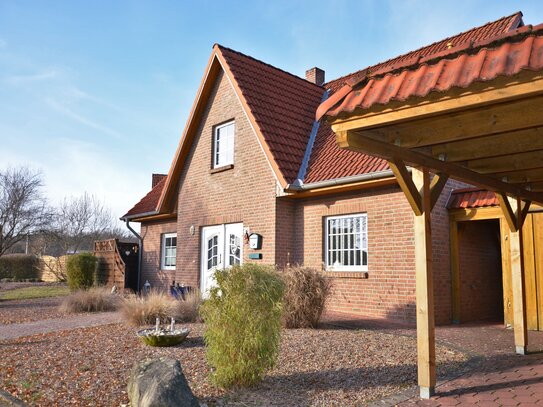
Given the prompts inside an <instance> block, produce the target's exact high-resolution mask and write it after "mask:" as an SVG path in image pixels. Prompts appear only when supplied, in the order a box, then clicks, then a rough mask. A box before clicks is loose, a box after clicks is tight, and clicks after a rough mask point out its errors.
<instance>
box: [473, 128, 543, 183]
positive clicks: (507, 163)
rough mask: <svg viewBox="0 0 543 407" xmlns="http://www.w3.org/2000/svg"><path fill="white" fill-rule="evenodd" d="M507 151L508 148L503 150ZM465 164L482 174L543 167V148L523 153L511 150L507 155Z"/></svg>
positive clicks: (475, 160)
mask: <svg viewBox="0 0 543 407" xmlns="http://www.w3.org/2000/svg"><path fill="white" fill-rule="evenodd" d="M542 137H543V136H542ZM503 151H504V153H507V150H505V149H504V150H503ZM463 165H464V166H465V167H467V168H469V169H470V170H473V171H477V172H478V173H480V174H493V173H505V172H511V171H521V170H534V169H542V168H543V150H537V151H528V152H523V153H513V152H509V153H508V154H507V155H504V156H500V157H492V158H478V159H474V160H470V161H467V162H465V163H463Z"/></svg>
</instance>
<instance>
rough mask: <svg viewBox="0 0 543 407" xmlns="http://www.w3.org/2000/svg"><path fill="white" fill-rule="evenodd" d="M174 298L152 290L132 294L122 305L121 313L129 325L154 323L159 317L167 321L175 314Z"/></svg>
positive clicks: (163, 321) (164, 321)
mask: <svg viewBox="0 0 543 407" xmlns="http://www.w3.org/2000/svg"><path fill="white" fill-rule="evenodd" d="M174 301H175V300H174V299H173V298H172V297H170V296H169V295H168V294H166V293H164V292H160V291H155V290H152V291H151V292H150V293H149V294H148V295H146V296H143V297H138V296H136V295H131V296H129V297H128V298H125V299H124V301H123V303H122V305H121V314H122V316H123V319H124V320H125V322H126V323H127V324H128V325H133V326H140V325H154V324H155V322H156V319H157V318H160V321H161V323H167V322H169V321H170V318H171V316H172V314H173V309H174Z"/></svg>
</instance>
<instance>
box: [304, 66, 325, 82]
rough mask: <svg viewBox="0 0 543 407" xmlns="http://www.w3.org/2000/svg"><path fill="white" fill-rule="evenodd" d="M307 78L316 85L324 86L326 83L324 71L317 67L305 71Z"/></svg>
mask: <svg viewBox="0 0 543 407" xmlns="http://www.w3.org/2000/svg"><path fill="white" fill-rule="evenodd" d="M305 79H306V80H307V81H309V82H312V83H314V84H316V85H319V86H322V85H323V84H324V71H323V70H322V69H320V68H317V67H314V68H311V69H308V70H307V71H305Z"/></svg>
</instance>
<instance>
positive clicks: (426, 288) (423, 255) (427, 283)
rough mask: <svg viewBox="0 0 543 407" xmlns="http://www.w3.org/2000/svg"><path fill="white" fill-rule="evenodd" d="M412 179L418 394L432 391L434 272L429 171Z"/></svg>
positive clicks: (417, 171) (424, 395)
mask: <svg viewBox="0 0 543 407" xmlns="http://www.w3.org/2000/svg"><path fill="white" fill-rule="evenodd" d="M413 182H414V184H415V186H416V187H417V189H419V190H420V191H422V194H421V195H422V196H421V198H422V209H423V213H422V214H421V215H418V216H417V215H415V223H414V232H415V265H416V266H415V267H416V271H415V273H416V307H417V355H418V356H417V357H418V362H417V366H418V383H419V388H420V396H421V397H422V398H430V397H431V396H432V395H433V394H434V393H435V385H436V364H435V362H436V355H435V325H434V276H433V271H432V222H431V212H432V208H431V195H430V175H429V172H428V170H427V169H423V170H420V169H416V168H414V169H413Z"/></svg>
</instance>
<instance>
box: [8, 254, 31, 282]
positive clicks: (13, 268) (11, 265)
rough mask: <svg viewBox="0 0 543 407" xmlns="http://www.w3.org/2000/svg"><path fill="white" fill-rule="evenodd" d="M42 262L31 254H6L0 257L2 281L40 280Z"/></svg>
mask: <svg viewBox="0 0 543 407" xmlns="http://www.w3.org/2000/svg"><path fill="white" fill-rule="evenodd" d="M39 270H40V260H39V259H38V258H37V257H36V256H33V255H30V254H6V255H4V256H2V257H0V279H4V278H5V279H11V280H13V281H23V280H36V281H37V280H38V279H39Z"/></svg>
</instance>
